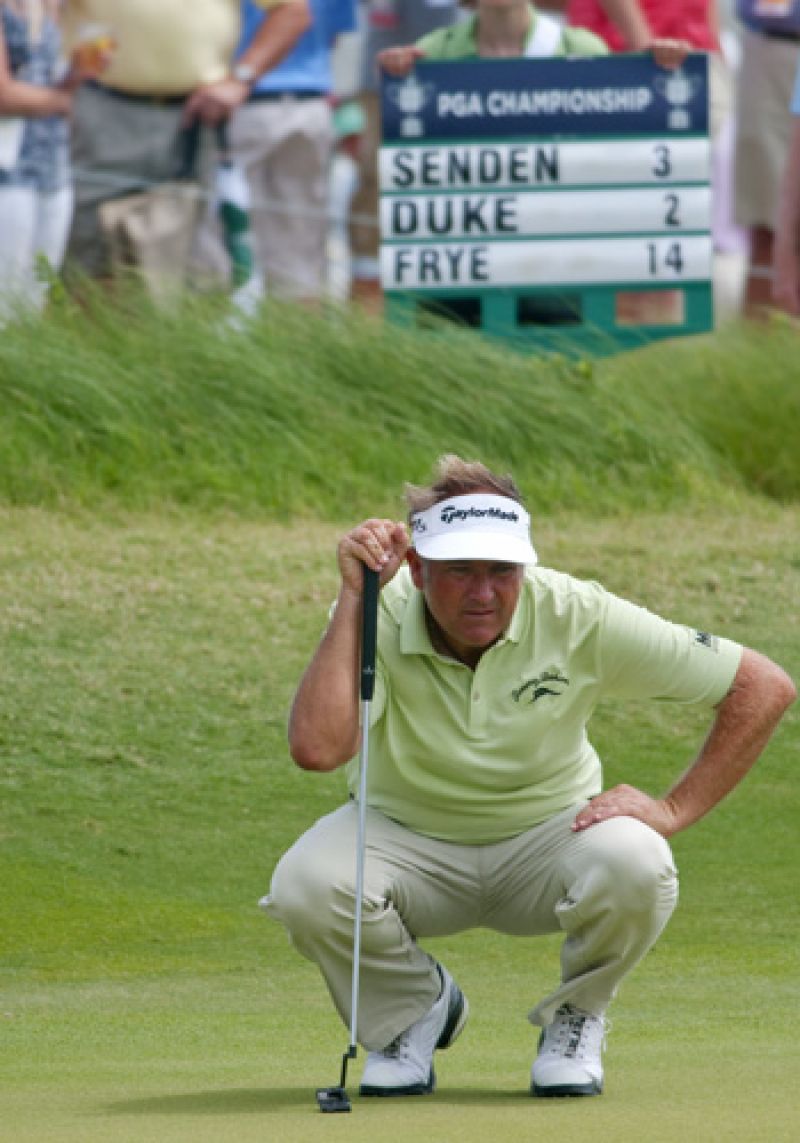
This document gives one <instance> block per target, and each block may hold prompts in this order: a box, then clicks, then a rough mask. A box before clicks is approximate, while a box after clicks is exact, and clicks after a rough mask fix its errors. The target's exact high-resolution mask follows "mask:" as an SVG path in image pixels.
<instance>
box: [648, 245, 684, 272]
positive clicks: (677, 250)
mask: <svg viewBox="0 0 800 1143" xmlns="http://www.w3.org/2000/svg"><path fill="white" fill-rule="evenodd" d="M647 260H648V268H649V270H650V275H651V277H658V275H659V273H660V272H661V269H662V267H663V268H665V269H666V270H671V271H672V273H673V274H682V273H683V250H682V248H681V244H680V242H672V243H670V245H669V246H668V247H667V250H666V252H665V253H664V252H663V251H662V253H661V257H660V258H659V249H658V246H657V245H656V244H655V242H648V243H647Z"/></svg>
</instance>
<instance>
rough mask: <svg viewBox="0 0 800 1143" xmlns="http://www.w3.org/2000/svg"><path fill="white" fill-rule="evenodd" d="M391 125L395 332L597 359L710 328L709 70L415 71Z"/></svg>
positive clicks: (385, 210)
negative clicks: (440, 332) (469, 335)
mask: <svg viewBox="0 0 800 1143" xmlns="http://www.w3.org/2000/svg"><path fill="white" fill-rule="evenodd" d="M382 114H383V145H382V147H381V150H380V156H379V183H380V192H381V198H380V216H381V281H382V285H383V288H384V294H385V299H386V314H387V317H388V318H389V320H390V321H392V322H395V323H397V324H401V325H405V326H417V327H422V328H441V323H442V322H445V323H446V322H448V321H451V322H456V323H458V324H460V325H463V326H467V327H472V328H475V329H479V330H481V331H483V332H484V333H486V334H487V335H489V336H491V337H496V338H500V339H502V340H503V341H506V342H510V343H512V344H514V345H515V346H517V347H519V348H521V349H525V350H529V351H531V350H532V351H535V350H538V349H543V350H548V351H557V352H562V353H572V354H575V353H577V354H586V353H588V354H592V355H598V354H605V353H613V352H617V351H619V350H621V349H628V348H634V347H636V346H640V345H643V344H646V343H647V342H650V341H654V340H656V339H660V338H671V337H677V336H685V335H687V334H697V333H702V332H706V331H708V330H710V329H712V328H713V325H714V306H713V287H712V273H713V246H712V239H711V205H712V204H711V188H710V174H711V155H710V144H709V139H708V65H707V60H706V58H705V57H704V56H702V55H692V56H690V57H689V58H688V59H687V60H686V61H685V63H684V65H683V67H682V68H681V69H679V70H678V71H676V72H667V71H664V70H663V69H661V68H658V67H657V66H656V65H655V63H654V62H653V61H652V59H651V58H650V57H648V56H616V57H604V58H601V59H591V60H527V59H521V60H502V61H499V60H492V61H487V60H480V61H469V62H466V61H465V62H458V63H438V64H434V63H421V64H419V65H418V66H417V68H416V69H415V70H414V72H412V73H411V75H410V76H409V77H407V78H406V79H405V80H401V81H398V80H390V79H388V78H385V79H384V81H383V87H382Z"/></svg>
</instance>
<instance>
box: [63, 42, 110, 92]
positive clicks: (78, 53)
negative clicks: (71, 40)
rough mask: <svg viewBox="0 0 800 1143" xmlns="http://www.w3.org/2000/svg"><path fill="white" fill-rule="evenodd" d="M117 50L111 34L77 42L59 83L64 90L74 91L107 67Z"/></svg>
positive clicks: (100, 73) (95, 77)
mask: <svg viewBox="0 0 800 1143" xmlns="http://www.w3.org/2000/svg"><path fill="white" fill-rule="evenodd" d="M116 50H117V44H116V40H115V39H114V37H113V36H111V35H108V34H103V35H99V36H96V37H95V38H94V39H92V40H84V41H82V42H81V43H79V44H77V45H76V47H75V50H74V52H73V53H72V55H71V56H70V60H69V67H68V69H67V74H66V75H65V76H64V79H63V80H62V82H61V84H60V85H59V86H60V87H61V88H62V89H63V90H64V91H69V92H73V91H76V90H77V89H78V88H79V87H80V86H81V84H82V83H86V81H87V80H89V79H97V77H98V76H100V75H102V74H103V72H104V71H106V69H107V68H108V66H109V64H110V63H111V61H112V60H113V58H114V53H115V51H116Z"/></svg>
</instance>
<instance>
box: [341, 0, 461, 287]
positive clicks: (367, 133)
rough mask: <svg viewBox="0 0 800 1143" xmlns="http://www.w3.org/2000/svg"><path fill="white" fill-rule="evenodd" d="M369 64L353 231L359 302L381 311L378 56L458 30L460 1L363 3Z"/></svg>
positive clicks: (363, 97) (369, 0)
mask: <svg viewBox="0 0 800 1143" xmlns="http://www.w3.org/2000/svg"><path fill="white" fill-rule="evenodd" d="M361 14H362V19H363V24H364V38H365V44H364V63H363V72H362V89H361V96H360V98H361V103H362V106H363V109H364V114H365V117H366V126H365V129H364V135H363V139H362V145H361V153H360V158H359V178H358V188H357V190H356V192H355V194H354V196H353V202H352V211H353V219H352V221H351V225H350V246H351V250H352V258H353V261H352V287H351V293H352V297H353V298H354V300H356V301H359V302H362V303H363V304H364V305H365V306H367V307H368V308H370V309H379V308H380V305H381V288H380V281H379V261H378V250H379V246H380V239H379V233H378V147H379V146H380V140H381V126H380V104H379V98H378V86H379V80H378V69H377V65H376V63H375V60H376V57H377V55H378V52H380V51H383V50H384V49H385V48H389V47H393V46H396V45H398V44H408V43H412V42H414V41H415V40H418V39H419V38H420V36H424V35H425V34H426V32H430V31H432V30H433V29H434V28H440V27H443V26H447V25H449V24H452V23H453V22H454V21H455V20H456V19H457V18H458V16H459V12H458V8H457V0H363V2H362V4H361Z"/></svg>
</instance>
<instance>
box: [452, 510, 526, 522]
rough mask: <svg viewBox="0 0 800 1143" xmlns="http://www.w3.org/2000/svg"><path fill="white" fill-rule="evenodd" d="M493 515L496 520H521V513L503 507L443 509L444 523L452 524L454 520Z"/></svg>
mask: <svg viewBox="0 0 800 1143" xmlns="http://www.w3.org/2000/svg"><path fill="white" fill-rule="evenodd" d="M485 516H492V517H493V518H494V519H496V520H519V515H518V513H517V512H515V511H514V510H513V509H512V510H511V511H510V512H504V511H503V509H502V508H452V507H450V508H444V509H443V510H442V523H443V524H452V523H453V521H458V520H468V519H469V518H470V517H475V518H476V519H483V518H484V517H485Z"/></svg>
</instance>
